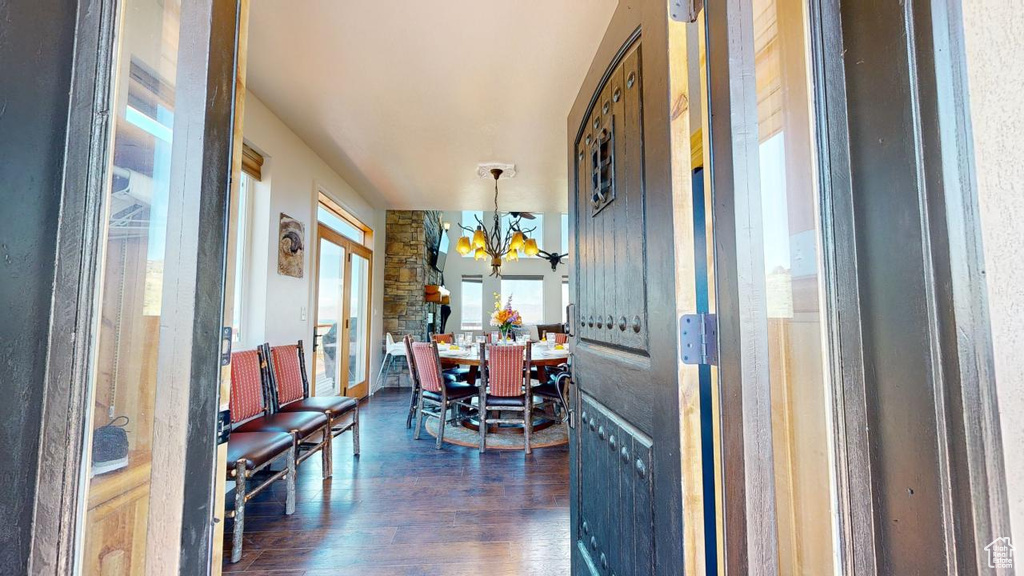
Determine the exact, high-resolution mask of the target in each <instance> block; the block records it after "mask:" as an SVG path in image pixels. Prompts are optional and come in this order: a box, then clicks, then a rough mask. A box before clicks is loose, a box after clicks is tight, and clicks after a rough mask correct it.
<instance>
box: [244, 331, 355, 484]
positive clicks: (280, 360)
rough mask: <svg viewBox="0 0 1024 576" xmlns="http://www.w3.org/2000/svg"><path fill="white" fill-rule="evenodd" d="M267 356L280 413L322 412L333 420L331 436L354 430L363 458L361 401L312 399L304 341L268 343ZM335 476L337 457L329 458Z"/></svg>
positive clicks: (350, 399) (343, 398)
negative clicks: (360, 438) (280, 344)
mask: <svg viewBox="0 0 1024 576" xmlns="http://www.w3.org/2000/svg"><path fill="white" fill-rule="evenodd" d="M261 348H262V350H263V357H264V358H266V359H267V360H268V361H269V362H270V369H269V370H268V371H267V372H268V373H269V374H270V381H271V386H270V389H271V391H272V393H273V394H274V405H275V406H276V407H277V411H278V412H319V413H321V414H324V415H325V416H327V419H328V420H329V421H330V430H331V436H332V437H337V436H340V435H341V434H342V433H344V432H346V431H348V430H352V453H353V454H354V455H356V456H359V401H358V400H356V399H355V398H348V397H345V396H312V397H311V396H310V395H309V394H310V390H309V378H308V377H307V376H306V360H305V354H304V352H303V349H302V340H299V342H298V343H297V344H293V345H288V346H273V347H271V346H270V344H264V345H263V346H262V347H261ZM333 442H334V441H333V439H330V438H329V439H328V445H327V448H326V450H327V454H328V455H331V454H332V452H333ZM327 460H328V462H330V466H331V470H330V472H331V473H333V471H334V470H333V466H334V462H333V458H328V459H327Z"/></svg>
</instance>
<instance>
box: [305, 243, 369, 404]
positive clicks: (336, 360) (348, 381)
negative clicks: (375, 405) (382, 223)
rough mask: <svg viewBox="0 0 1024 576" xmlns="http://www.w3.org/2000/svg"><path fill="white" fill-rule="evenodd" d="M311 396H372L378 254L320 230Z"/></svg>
mask: <svg viewBox="0 0 1024 576" xmlns="http://www.w3.org/2000/svg"><path fill="white" fill-rule="evenodd" d="M317 229H318V232H317V254H318V260H317V283H316V317H315V318H316V323H315V327H314V332H313V348H314V354H313V382H312V392H311V393H312V394H314V395H316V396H331V395H341V396H352V397H355V398H362V397H363V396H366V394H367V393H368V392H369V364H370V342H369V338H370V296H371V293H370V291H371V289H372V286H371V282H370V278H371V275H372V268H373V252H372V251H371V250H370V249H369V248H367V247H366V246H363V245H362V244H359V243H357V242H355V241H353V240H351V239H349V238H346V237H345V236H342V235H341V234H339V233H337V232H335V231H334V230H332V229H331V228H328V227H327V226H324V225H323V224H320V225H319V226H318V228H317Z"/></svg>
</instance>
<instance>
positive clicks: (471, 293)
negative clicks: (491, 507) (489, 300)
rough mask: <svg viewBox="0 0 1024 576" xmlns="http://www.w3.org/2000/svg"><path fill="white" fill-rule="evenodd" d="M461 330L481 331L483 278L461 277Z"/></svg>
mask: <svg viewBox="0 0 1024 576" xmlns="http://www.w3.org/2000/svg"><path fill="white" fill-rule="evenodd" d="M461 313H462V321H461V323H460V327H461V329H462V330H483V319H484V279H483V276H463V277H462V309H461Z"/></svg>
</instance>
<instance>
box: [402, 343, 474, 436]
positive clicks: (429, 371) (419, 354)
mask: <svg viewBox="0 0 1024 576" xmlns="http://www.w3.org/2000/svg"><path fill="white" fill-rule="evenodd" d="M405 346H406V348H407V354H408V359H409V369H410V371H411V373H412V377H413V380H414V381H415V382H416V383H418V388H419V397H418V399H417V404H416V432H415V433H414V434H413V438H415V439H416V440H419V439H420V430H421V429H422V427H423V416H424V414H425V415H427V416H432V417H434V418H437V419H438V425H437V445H436V446H435V448H437V449H438V450H440V449H441V443H442V442H444V425H445V422H446V421H447V420H448V409H449V408H452V407H453V406H464V407H467V408H468V407H469V406H470V405H471V402H472V400H473V396H476V394H477V387H476V386H470V385H469V384H466V383H463V382H456V381H455V378H454V377H453V376H449V375H446V374H444V372H443V371H442V370H441V357H440V356H439V355H438V353H437V342H413V341H412V337H411V336H406V337H405Z"/></svg>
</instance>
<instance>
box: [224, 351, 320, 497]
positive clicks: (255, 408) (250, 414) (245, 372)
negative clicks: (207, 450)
mask: <svg viewBox="0 0 1024 576" xmlns="http://www.w3.org/2000/svg"><path fill="white" fill-rule="evenodd" d="M269 381H270V375H269V366H268V365H267V363H266V362H265V361H264V359H263V358H262V355H261V354H260V353H259V352H258V351H256V350H246V351H244V352H235V353H233V354H232V355H231V400H230V404H231V422H232V433H235V432H287V433H289V434H291V436H292V444H293V445H294V447H295V454H296V463H297V464H301V463H302V462H304V461H305V460H306V459H307V458H309V457H310V456H312V455H313V454H314V453H316V452H317V451H319V452H320V453H321V456H322V458H323V477H324V478H329V477H330V472H331V470H330V469H331V466H330V464H331V462H330V456H329V454H330V452H329V450H325V448H326V447H328V446H329V445H330V438H331V435H330V434H329V433H328V430H329V421H328V419H327V416H325V415H324V414H322V413H316V412H277V413H275V412H273V411H272V409H271V405H272V400H271V402H267V398H271V399H272V398H273V394H272V393H271V394H268V393H267V391H268V385H266V383H268V382H269Z"/></svg>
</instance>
